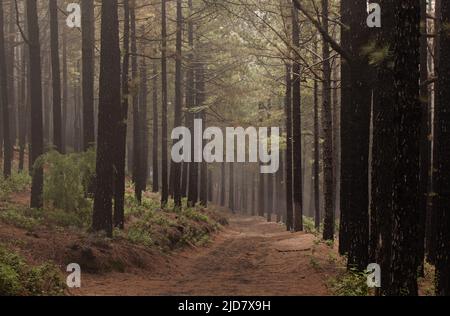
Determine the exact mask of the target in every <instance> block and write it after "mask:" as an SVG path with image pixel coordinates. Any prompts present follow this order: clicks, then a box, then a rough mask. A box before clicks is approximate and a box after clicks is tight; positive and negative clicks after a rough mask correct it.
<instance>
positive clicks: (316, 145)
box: [311, 80, 321, 230]
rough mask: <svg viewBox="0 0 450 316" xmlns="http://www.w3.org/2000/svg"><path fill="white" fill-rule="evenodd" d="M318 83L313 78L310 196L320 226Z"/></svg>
mask: <svg viewBox="0 0 450 316" xmlns="http://www.w3.org/2000/svg"><path fill="white" fill-rule="evenodd" d="M318 90H319V84H318V82H317V80H314V162H313V177H312V178H313V179H314V181H313V185H314V187H311V190H312V191H313V192H314V194H313V195H312V196H311V197H312V198H313V200H314V226H315V228H316V230H319V228H320V222H321V218H320V131H319V130H320V123H319V91H318Z"/></svg>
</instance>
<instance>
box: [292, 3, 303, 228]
mask: <svg viewBox="0 0 450 316" xmlns="http://www.w3.org/2000/svg"><path fill="white" fill-rule="evenodd" d="M292 42H293V45H294V47H297V48H298V47H300V27H299V19H298V11H297V9H295V7H293V12H292ZM300 70H301V69H300V63H299V62H297V61H296V62H294V66H293V74H294V78H293V86H292V148H293V157H294V158H295V159H293V165H294V166H293V174H294V175H293V185H294V189H293V199H294V231H303V196H302V195H303V186H302V182H303V176H302V124H301V93H300V84H301V73H300Z"/></svg>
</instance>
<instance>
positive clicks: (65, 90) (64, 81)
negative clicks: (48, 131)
mask: <svg viewBox="0 0 450 316" xmlns="http://www.w3.org/2000/svg"><path fill="white" fill-rule="evenodd" d="M62 68H63V69H62V114H61V115H62V116H61V120H62V121H61V135H62V149H61V150H62V153H64V154H65V153H66V150H67V128H66V124H67V109H68V102H69V98H68V94H69V91H68V90H69V88H68V81H69V80H68V69H67V32H63V34H62Z"/></svg>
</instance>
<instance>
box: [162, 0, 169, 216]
mask: <svg viewBox="0 0 450 316" xmlns="http://www.w3.org/2000/svg"><path fill="white" fill-rule="evenodd" d="M161 19H162V22H161V84H162V94H161V101H162V111H161V115H162V121H161V129H162V132H161V153H162V154H161V188H162V189H161V206H162V207H163V208H165V207H166V205H167V201H168V199H169V183H168V171H167V168H168V161H167V160H168V157H167V155H168V152H167V57H166V55H167V21H166V0H162V1H161Z"/></svg>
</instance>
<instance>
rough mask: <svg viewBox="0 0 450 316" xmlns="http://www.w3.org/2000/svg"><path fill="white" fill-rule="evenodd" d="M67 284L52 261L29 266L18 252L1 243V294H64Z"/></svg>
mask: <svg viewBox="0 0 450 316" xmlns="http://www.w3.org/2000/svg"><path fill="white" fill-rule="evenodd" d="M64 289H65V285H64V283H63V281H62V279H61V275H60V272H59V270H58V268H57V267H56V266H54V265H52V264H50V263H45V264H42V265H39V266H34V267H33V266H29V265H27V264H26V262H25V261H24V259H23V258H22V257H21V256H19V255H18V254H16V253H14V252H12V251H9V250H8V249H6V248H5V247H3V246H1V245H0V296H11V295H51V296H54V295H62V294H63V293H64Z"/></svg>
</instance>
